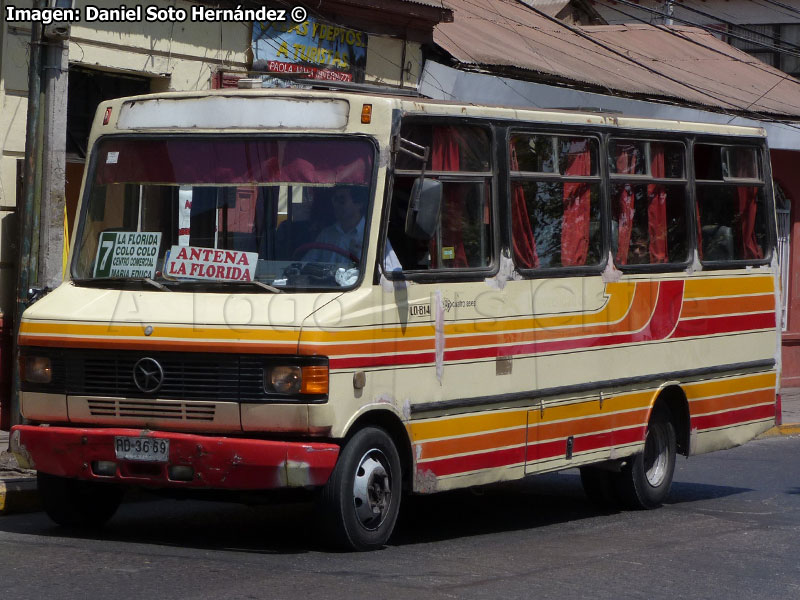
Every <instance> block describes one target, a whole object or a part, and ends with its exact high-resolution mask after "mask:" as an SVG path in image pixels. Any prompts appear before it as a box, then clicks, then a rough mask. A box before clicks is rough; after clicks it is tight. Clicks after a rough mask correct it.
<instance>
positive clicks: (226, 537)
mask: <svg viewBox="0 0 800 600" xmlns="http://www.w3.org/2000/svg"><path fill="white" fill-rule="evenodd" d="M798 457H800V437H797V436H794V437H785V436H784V437H775V438H771V439H765V440H760V441H756V442H752V443H750V444H748V445H746V446H744V447H742V448H737V449H734V450H729V451H725V452H720V453H716V454H711V455H706V456H701V457H696V458H693V459H691V460H689V461H686V460H684V459H681V460H680V461H679V467H678V471H677V473H676V482H675V484H674V486H673V493H672V496H671V499H670V502H669V504H668V505H667V506H665V507H664V508H662V509H660V510H656V511H648V512H632V513H631V512H629V513H621V514H612V515H604V514H600V513H598V512H596V511H595V510H594V509H593V508H592V507H591V506H590V505H589V504H588V503H587V502H586V501H585V499H584V497H583V494H582V492H581V489H580V482H579V480H578V476H577V474H576V473H575V472H567V473H563V474H557V475H549V476H543V477H539V478H534V479H531V480H529V481H528V482H526V483H525V484H524V485H521V486H520V485H517V486H510V487H507V488H502V489H493V490H491V491H488V492H486V493H483V494H481V495H477V494H473V493H468V492H459V493H452V494H442V495H438V496H431V497H425V498H415V499H412V501H411V502H409V503H408V504H407V505H406V506H405V507H404V508H405V509H406V511H405V515H404V518H403V521H402V522H401V524H400V527H399V530H398V531H397V534H396V535H395V537H394V538H393V540H392V543H391V545H390V546H389V547H387V548H386V549H384V550H382V551H378V552H373V553H367V554H336V553H328V552H326V551H325V550H324V548H323V547H321V546H320V544H319V542H318V540H317V539H316V538H315V537H314V532H313V527H312V525H311V524H310V523H311V521H312V519H311V517H312V513H311V508H310V507H309V506H306V505H302V506H280V507H260V508H257V507H246V506H240V505H229V504H220V503H201V502H194V501H192V502H179V501H172V500H155V501H140V502H135V503H129V504H126V505H124V506H123V507H122V509H121V510H120V512H119V513H118V515H117V516H116V517H115V518H114V519H113V520H112V521H111V523H110V524H109V525H108V527H107V528H106V529H105V530H104V531H102V532H100V533H96V534H86V535H82V536H76V535H67V534H65V532H64V531H63V530H60V529H59V528H57V527H55V526H53V525H51V523H50V522H49V521H48V520H47V518H46V517H45V516H44V515H43V514H42V513H31V514H24V515H8V516H5V517H1V518H0V581H2V589H3V592H4V593H5V597H6V598H14V600H23V599H27V598H31V599H34V598H35V599H37V600H38V599H39V598H42V597H45V596H51V597H53V598H76V599H78V598H81V599H83V598H103V599H105V598H115V599H116V600H122V599H124V598H157V599H162V598H163V599H166V598H209V599H210V598H213V599H221V598H286V599H294V598H298V599H303V600H311V599H315V598H320V599H326V600H328V599H331V598H367V597H369V598H414V599H416V600H419V599H422V598H426V599H427V598H437V599H438V598H487V599H496V598H504V599H510V598H558V599H560V600H563V599H564V598H569V599H574V598H615V599H616V598H648V599H651V598H669V599H674V598H680V597H692V598H737V599H742V598H744V599H746V598H760V599H763V598H797V597H800V565H798V556H797V555H798V552H799V551H800V462H799V461H798Z"/></svg>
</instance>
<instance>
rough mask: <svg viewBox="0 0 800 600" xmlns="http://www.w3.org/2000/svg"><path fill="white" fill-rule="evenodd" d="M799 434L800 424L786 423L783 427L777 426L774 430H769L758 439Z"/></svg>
mask: <svg viewBox="0 0 800 600" xmlns="http://www.w3.org/2000/svg"><path fill="white" fill-rule="evenodd" d="M798 434H800V423H784V424H783V425H776V426H775V427H773V428H772V429H767V430H766V431H765V432H764V433H762V434H761V435H759V436H758V438H757V439H761V438H768V437H777V436H779V435H798Z"/></svg>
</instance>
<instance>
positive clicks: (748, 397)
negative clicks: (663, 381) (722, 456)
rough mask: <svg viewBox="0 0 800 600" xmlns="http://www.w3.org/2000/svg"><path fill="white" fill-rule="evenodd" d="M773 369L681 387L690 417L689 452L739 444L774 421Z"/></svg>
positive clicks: (774, 373) (774, 375)
mask: <svg viewBox="0 0 800 600" xmlns="http://www.w3.org/2000/svg"><path fill="white" fill-rule="evenodd" d="M776 384H777V372H776V371H769V372H766V373H756V374H748V375H741V376H734V377H725V378H720V379H714V380H711V381H703V382H698V383H693V384H689V385H686V386H684V391H685V392H686V397H687V400H688V401H689V412H690V419H691V439H690V453H691V454H703V453H705V452H713V451H714V450H723V449H725V448H732V447H734V446H739V445H741V444H744V443H745V442H747V441H749V440H751V439H753V438H754V437H755V436H757V435H758V434H760V433H763V432H764V431H766V430H767V429H769V428H770V427H772V426H773V425H774V424H775V387H776Z"/></svg>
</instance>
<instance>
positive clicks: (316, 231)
mask: <svg viewBox="0 0 800 600" xmlns="http://www.w3.org/2000/svg"><path fill="white" fill-rule="evenodd" d="M89 147H90V154H89V157H88V167H87V170H86V175H85V180H84V182H83V188H82V197H81V203H80V206H79V209H78V211H79V212H78V217H77V226H76V227H75V231H74V234H73V239H72V242H71V252H70V258H69V273H68V277H67V280H66V281H65V282H64V283H63V284H62V285H61V286H59V287H58V288H57V289H55V290H53V291H52V292H50V293H49V294H47V295H46V296H44V297H43V298H42V299H40V300H39V301H38V302H36V303H35V304H34V305H32V306H31V307H30V308H29V309H28V310H27V311H26V312H25V313H24V315H23V317H22V320H21V325H20V334H19V347H20V356H19V360H20V369H21V388H22V391H21V412H22V414H23V416H24V417H25V420H26V422H25V424H23V425H19V426H16V427H14V428H13V431H12V434H11V447H12V450H13V452H14V453H15V454H16V456H17V458H18V459H19V461H20V463H21V464H22V465H24V466H28V467H30V468H34V469H36V470H37V472H38V486H39V490H40V494H41V497H42V501H43V506H44V508H45V510H46V511H47V513H48V514H49V516H50V517H51V518H52V519H53V520H54V521H55V522H56V523H59V524H61V525H64V526H73V527H82V526H98V525H100V524H102V523H103V522H105V521H107V520H108V519H109V518H111V516H112V515H113V514H114V512H115V511H116V509H117V507H118V505H119V504H120V501H121V499H122V497H123V493H124V491H125V490H126V489H127V488H130V487H140V488H146V489H151V490H162V491H167V492H169V493H173V494H187V495H190V494H192V493H193V492H194V493H196V492H202V491H207V490H216V491H220V492H231V493H233V494H240V493H242V492H262V491H263V492H264V493H267V492H269V491H270V490H272V491H275V490H277V491H280V492H281V493H283V492H287V491H295V492H308V494H307V495H313V498H314V501H315V502H316V507H315V515H316V516H318V517H319V522H320V528H321V529H323V530H324V534H325V535H326V536H328V537H329V539H331V540H332V541H333V542H334V543H335V544H337V545H338V546H341V547H344V548H348V549H354V550H368V549H374V548H377V547H380V546H382V545H384V544H386V543H387V541H388V540H389V537H390V535H391V533H392V530H393V528H394V526H395V523H396V520H397V515H398V510H399V508H400V504H401V499H402V498H403V497H404V495H406V494H408V493H417V494H428V493H434V492H440V491H445V490H453V489H457V488H465V487H471V486H482V485H486V484H492V483H496V482H501V481H509V480H516V479H521V478H524V477H527V476H531V475H536V474H541V473H547V472H553V471H558V470H563V469H569V468H579V469H580V475H581V481H582V484H583V486H584V488H585V490H586V493H587V495H588V497H589V498H590V499H591V500H593V501H594V502H597V503H599V504H601V505H603V506H606V507H612V508H619V509H622V508H632V509H646V508H654V507H657V506H659V505H660V504H662V503H663V502H664V501H665V499H666V498H667V494H668V492H669V488H670V484H671V481H672V477H673V471H674V468H675V462H676V455H677V454H682V455H685V456H693V455H696V454H702V453H705V452H711V451H714V450H721V449H725V448H730V447H733V446H737V445H740V444H743V443H745V442H747V441H748V440H751V439H753V438H754V437H756V436H757V435H759V434H760V433H762V432H764V431H765V430H767V429H769V428H770V427H772V426H773V425H774V423H775V420H776V404H777V403H776V394H777V388H778V385H779V372H780V361H779V357H780V353H779V349H780V346H779V339H778V332H777V329H776V314H777V310H778V304H779V299H778V298H779V296H778V292H779V284H778V269H777V268H776V259H775V253H774V247H775V240H776V233H775V231H776V228H775V213H774V202H773V191H772V183H771V176H770V162H769V154H768V149H767V145H766V140H765V134H764V131H763V130H761V129H758V128H747V127H738V126H727V125H711V124H702V123H688V122H684V121H667V120H654V119H643V118H633V117H625V116H621V115H615V114H608V113H602V112H573V111H563V110H532V109H523V108H510V107H496V106H479V105H473V104H459V103H453V102H441V101H434V100H428V99H424V98H420V97H413V96H402V95H399V94H394V95H392V94H387V93H376V92H374V91H373V92H372V93H367V92H363V91H354V90H338V91H337V90H335V89H271V90H270V89H238V90H224V91H216V92H192V93H164V94H156V95H147V96H139V97H130V98H122V99H117V100H112V101H107V102H103V103H102V104H101V105H100V107H99V108H98V111H97V114H96V116H95V120H94V123H93V128H92V133H91V138H90V146H89Z"/></svg>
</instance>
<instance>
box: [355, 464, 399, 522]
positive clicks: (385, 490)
mask: <svg viewBox="0 0 800 600" xmlns="http://www.w3.org/2000/svg"><path fill="white" fill-rule="evenodd" d="M387 463H388V461H387V459H386V457H385V456H384V455H383V453H382V452H381V451H380V450H375V449H373V450H370V451H369V452H367V453H366V454H365V455H364V456H363V457H362V458H361V461H360V462H359V465H358V468H357V469H356V476H355V479H354V481H353V504H354V507H355V511H356V517H357V518H358V520H359V522H360V523H361V525H362V526H363V527H364V528H366V529H377V528H378V527H379V526H380V524H381V523H383V520H384V518H385V517H386V514H387V512H388V510H389V506H390V504H391V501H392V488H391V480H390V477H389V473H388V471H387V470H386V467H385V466H384V465H385V464H387Z"/></svg>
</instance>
